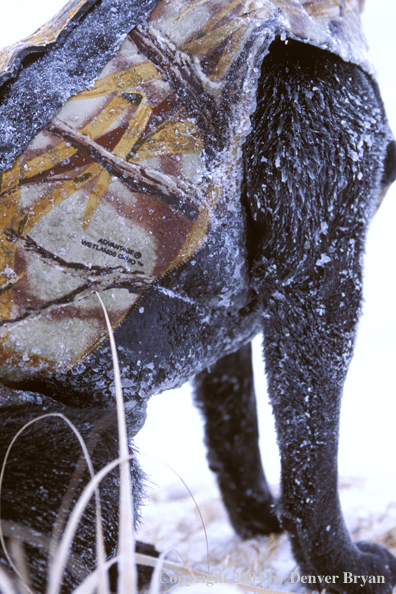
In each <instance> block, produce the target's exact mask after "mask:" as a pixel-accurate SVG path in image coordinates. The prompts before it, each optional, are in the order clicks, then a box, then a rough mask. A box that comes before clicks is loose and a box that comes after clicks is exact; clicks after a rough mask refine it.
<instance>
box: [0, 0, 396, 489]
mask: <svg viewBox="0 0 396 594" xmlns="http://www.w3.org/2000/svg"><path fill="white" fill-rule="evenodd" d="M63 4H64V1H63V0H12V1H10V0H0V7H1V19H0V47H2V46H5V45H9V44H11V43H13V42H15V41H17V40H18V39H21V38H23V37H26V36H27V35H29V34H30V33H32V32H33V31H34V30H35V29H37V28H38V27H39V26H40V25H42V24H43V23H44V22H46V21H47V20H48V19H49V18H51V16H53V15H54V14H55V12H56V11H57V10H59V9H60V8H61V7H62V6H63ZM395 22H396V2H395V1H394V0H367V2H366V9H365V14H364V24H365V32H366V36H367V38H368V41H369V45H370V47H371V59H372V61H373V63H374V65H375V67H376V69H377V72H378V80H379V83H380V88H381V91H382V96H383V99H384V103H385V106H386V108H387V113H388V117H389V120H390V123H391V127H392V129H393V130H394V131H395V132H396V101H395V96H396V84H395V71H396V65H395V64H396V36H395V32H394V23H395ZM395 230H396V183H395V185H394V187H393V188H392V189H391V191H390V192H389V193H388V196H387V198H386V200H385V202H384V204H383V205H382V206H381V209H380V211H379V212H378V214H377V215H376V217H375V219H374V221H373V223H372V226H371V229H370V232H369V237H368V243H367V256H366V266H365V299H366V302H365V306H364V315H363V318H362V320H361V324H360V331H359V336H358V341H357V346H356V353H355V357H354V360H353V363H352V365H351V368H350V373H349V376H348V380H347V384H346V387H345V392H344V401H343V417H342V424H341V446H340V464H339V467H340V474H341V475H344V476H346V475H348V476H356V475H360V476H368V477H371V478H375V477H387V479H388V481H389V478H390V477H392V475H393V479H394V481H393V485H394V486H396V465H395V464H394V463H393V461H394V456H395V453H396V437H395V435H396V432H395V430H394V429H395V419H396V379H395V376H396V313H395V290H396V281H395V269H396V268H395V258H396V233H395ZM255 365H256V367H257V369H258V370H259V371H260V370H261V369H262V364H261V360H260V352H259V349H258V350H257V352H256V360H255ZM257 391H258V397H259V398H258V400H259V414H260V430H261V449H262V457H263V461H264V467H265V469H266V473H267V475H268V477H269V479H270V481H271V482H272V483H277V481H278V476H279V462H278V459H277V448H276V444H275V437H274V432H273V424H272V415H271V412H270V408H269V407H268V405H267V396H266V394H265V388H264V380H263V378H259V379H258V383H257ZM149 408H150V410H149V420H148V422H147V423H146V426H145V428H144V429H143V431H142V432H141V434H140V436H139V443H140V447H141V449H142V450H145V451H147V452H151V453H152V455H154V456H157V457H159V458H162V459H163V460H166V461H167V462H168V464H170V465H172V466H173V467H174V468H175V469H176V470H177V471H178V472H179V473H180V474H181V475H182V476H183V477H184V479H185V480H186V481H187V482H188V483H189V484H190V485H192V486H194V485H197V486H198V484H199V483H200V482H202V481H205V480H207V477H208V474H207V473H208V471H207V470H206V462H205V460H204V450H203V448H202V445H201V442H202V429H201V424H200V421H199V419H198V416H197V413H196V412H195V410H194V409H193V407H192V405H191V403H190V396H189V390H188V389H185V388H184V389H183V390H181V391H177V393H176V392H172V393H168V394H166V395H164V396H162V397H155V398H153V399H152V401H151V403H150V407H149ZM149 472H150V473H152V474H153V475H154V476H153V478H154V480H156V481H157V482H160V483H162V482H163V483H167V482H171V481H174V480H175V478H174V476H173V475H172V474H171V473H170V472H169V471H168V470H166V469H165V468H164V467H163V466H161V465H160V464H155V463H150V464H149ZM387 475H388V476H387ZM389 485H390V483H389V482H388V487H387V488H390V486H389ZM392 488H393V489H394V487H392Z"/></svg>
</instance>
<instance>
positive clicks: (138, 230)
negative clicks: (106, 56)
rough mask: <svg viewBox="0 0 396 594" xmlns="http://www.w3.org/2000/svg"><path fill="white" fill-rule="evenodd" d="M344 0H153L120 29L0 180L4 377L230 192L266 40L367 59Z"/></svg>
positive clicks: (59, 349)
mask: <svg viewBox="0 0 396 594" xmlns="http://www.w3.org/2000/svg"><path fill="white" fill-rule="evenodd" d="M74 4H75V3H74ZM81 4H82V3H81V2H80V3H79V4H78V6H80V5H81ZM360 4H361V3H360V2H358V0H350V1H349V2H348V1H347V2H345V3H343V8H341V7H340V6H339V2H328V1H327V2H325V1H320V0H318V1H314V2H312V1H309V2H307V1H303V0H301V1H300V2H298V1H295V0H273V1H268V0H256V1H255V0H251V1H248V0H233V1H228V0H190V1H189V0H172V1H170V2H169V0H163V1H162V2H160V3H159V4H158V6H157V8H156V9H155V10H154V11H153V12H152V13H151V15H150V18H149V19H148V20H147V22H145V23H144V24H143V25H141V26H139V27H135V28H133V29H132V30H131V32H130V33H129V35H128V36H127V37H126V38H125V39H124V41H123V43H122V45H121V47H120V48H119V51H118V53H117V54H116V55H115V56H114V57H113V59H111V61H110V62H109V63H108V64H107V65H106V66H105V68H104V70H103V71H102V73H101V75H100V76H99V78H98V79H97V80H96V82H95V83H94V84H93V85H92V86H91V88H87V89H86V90H85V91H83V92H81V93H79V94H77V95H75V96H73V97H70V99H69V100H68V101H67V102H66V103H65V104H64V105H63V107H62V109H61V110H60V111H59V112H58V113H57V114H56V115H55V117H53V119H52V120H51V121H50V122H49V123H48V125H47V126H46V127H45V128H44V129H43V130H41V131H40V132H39V134H37V135H36V136H35V137H34V138H33V139H32V140H31V142H30V144H29V145H28V146H27V148H26V149H25V150H24V152H23V153H22V154H21V155H20V156H19V157H18V158H17V160H16V161H15V162H14V164H13V166H12V167H11V168H10V169H8V170H7V171H5V172H3V174H2V176H1V178H0V181H1V184H0V206H1V217H0V218H1V220H0V225H1V228H0V232H1V237H0V277H1V278H0V283H1V284H0V320H1V322H0V324H1V328H0V331H1V351H0V368H1V376H2V377H3V378H4V379H8V381H12V380H13V379H14V380H15V379H18V380H22V379H24V378H29V377H35V376H46V375H51V374H53V373H56V372H57V371H64V370H66V369H68V368H70V367H71V366H73V365H74V364H75V363H76V362H77V361H78V360H80V359H81V357H83V356H84V355H85V354H86V353H88V352H90V351H91V350H92V349H93V348H94V347H95V346H96V345H97V344H98V343H99V342H100V341H101V340H102V339H103V338H104V337H105V335H106V330H105V326H104V323H103V317H102V312H101V310H100V307H99V303H98V300H97V298H96V296H95V293H94V292H95V291H98V292H99V293H100V294H101V296H102V298H103V300H104V302H105V304H106V307H107V309H108V311H109V314H110V317H111V321H112V324H113V326H116V325H117V324H118V323H120V321H121V320H122V319H123V318H124V317H125V316H126V315H128V312H129V311H130V310H131V308H132V307H133V306H134V305H135V304H136V302H137V301H138V299H139V297H140V296H141V294H142V293H143V292H144V291H145V290H146V289H147V287H149V286H150V284H151V283H153V282H155V281H156V280H157V279H159V278H160V277H162V276H163V275H164V274H166V273H167V271H169V270H171V269H172V268H174V267H175V266H178V265H180V264H182V263H183V262H186V261H187V260H188V258H189V257H190V256H191V255H192V254H193V253H194V252H195V250H197V249H198V248H199V246H200V245H201V244H202V242H203V241H204V240H205V235H206V232H207V228H208V224H211V221H212V223H213V221H216V220H218V219H220V218H221V216H222V212H224V211H225V209H232V205H233V203H234V202H235V201H236V200H239V194H240V190H239V188H240V183H241V180H242V171H241V146H242V144H243V142H244V139H245V137H246V135H247V133H248V131H249V114H250V113H251V112H252V110H254V106H255V89H256V84H257V79H258V75H259V67H260V64H261V60H262V59H263V57H264V55H265V53H266V52H267V51H268V48H269V45H270V43H271V42H272V41H273V39H274V38H275V37H276V36H280V37H281V38H282V39H285V40H286V39H287V38H295V39H300V40H303V41H306V42H308V43H312V44H314V45H318V46H320V47H323V48H325V49H328V50H330V51H333V52H335V53H337V54H339V55H340V56H341V57H342V58H344V59H346V60H351V61H354V62H356V63H358V64H360V65H362V66H363V67H365V68H368V66H367V64H366V62H365V60H366V55H365V44H364V40H363V37H362V33H361V30H360V16H359V15H360ZM33 41H34V40H33ZM31 43H32V42H31ZM19 47H20V46H19ZM16 51H17V50H15V52H16ZM15 52H14V54H13V53H12V51H11V53H10V52H9V53H8V57H7V56H5V57H4V56H3V58H2V60H3V61H2V64H3V69H6V68H7V64H8V65H9V64H10V61H12V58H13V56H14V57H15ZM29 117H34V114H33V115H31V114H29Z"/></svg>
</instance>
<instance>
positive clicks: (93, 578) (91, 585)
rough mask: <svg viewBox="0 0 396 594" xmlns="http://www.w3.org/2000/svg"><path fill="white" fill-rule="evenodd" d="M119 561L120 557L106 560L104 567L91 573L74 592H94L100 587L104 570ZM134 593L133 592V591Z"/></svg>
mask: <svg viewBox="0 0 396 594" xmlns="http://www.w3.org/2000/svg"><path fill="white" fill-rule="evenodd" d="M118 561H119V557H113V558H112V559H110V561H106V562H105V563H104V564H103V566H102V567H98V568H97V569H95V571H93V572H92V573H90V574H89V576H88V577H87V578H85V580H84V581H83V582H82V583H81V584H80V585H79V586H78V587H77V588H75V589H74V590H73V594H92V593H93V592H94V591H95V589H96V588H97V587H98V583H99V580H100V579H101V575H102V572H103V571H105V572H106V573H107V572H108V571H109V569H110V567H111V566H112V565H114V563H117V562H118ZM131 594H133V592H131Z"/></svg>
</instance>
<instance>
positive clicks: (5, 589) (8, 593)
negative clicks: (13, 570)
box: [0, 569, 16, 594]
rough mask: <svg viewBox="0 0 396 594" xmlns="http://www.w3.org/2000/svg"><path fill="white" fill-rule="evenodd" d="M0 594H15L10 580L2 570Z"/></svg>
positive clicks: (0, 572) (0, 571) (0, 574)
mask: <svg viewBox="0 0 396 594" xmlns="http://www.w3.org/2000/svg"><path fill="white" fill-rule="evenodd" d="M0 592H1V593H2V594H16V592H15V589H14V586H13V584H12V582H11V580H10V578H9V577H8V575H7V574H6V573H5V571H3V570H2V569H0Z"/></svg>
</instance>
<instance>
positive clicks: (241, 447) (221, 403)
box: [195, 344, 280, 537]
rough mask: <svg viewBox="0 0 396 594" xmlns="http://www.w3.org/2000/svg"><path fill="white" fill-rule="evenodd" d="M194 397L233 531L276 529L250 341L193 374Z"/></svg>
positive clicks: (210, 461)
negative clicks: (264, 463) (260, 444)
mask: <svg viewBox="0 0 396 594" xmlns="http://www.w3.org/2000/svg"><path fill="white" fill-rule="evenodd" d="M195 401H196V403H197V404H198V406H199V408H200V409H201V411H202V412H203V415H204V417H205V435H206V445H207V447H208V460H209V466H210V468H211V470H213V471H214V472H215V473H216V475H217V481H218V484H219V487H220V490H221V494H222V496H223V501H224V504H225V506H226V508H227V512H228V515H229V517H230V520H231V523H232V525H233V527H234V528H235V530H236V532H237V533H238V534H240V535H241V536H243V537H249V536H251V535H253V534H268V533H270V532H280V527H279V523H278V520H277V518H276V516H275V514H274V511H273V497H272V495H271V492H270V489H269V487H268V484H267V481H266V478H265V475H264V471H263V468H262V465H261V458H260V452H259V448H258V436H259V434H258V426H257V412H256V395H255V390H254V383H253V368H252V359H251V345H250V344H247V345H245V346H242V347H241V348H240V349H239V350H238V351H237V352H236V353H232V354H231V355H227V356H225V357H223V358H222V359H220V360H219V361H218V362H217V363H216V364H215V365H212V366H211V367H210V368H209V369H207V370H206V371H203V372H201V373H200V374H198V375H197V376H196V379H195Z"/></svg>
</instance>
